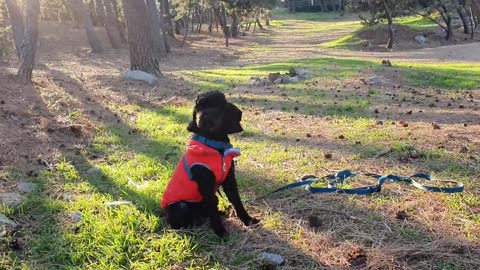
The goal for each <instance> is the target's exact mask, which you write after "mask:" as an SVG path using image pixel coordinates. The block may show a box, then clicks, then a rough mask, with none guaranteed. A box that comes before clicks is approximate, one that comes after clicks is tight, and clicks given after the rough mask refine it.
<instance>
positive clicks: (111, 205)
mask: <svg viewBox="0 0 480 270" xmlns="http://www.w3.org/2000/svg"><path fill="white" fill-rule="evenodd" d="M131 204H132V202H131V201H113V202H108V203H106V204H105V205H106V206H110V207H115V206H120V205H131Z"/></svg>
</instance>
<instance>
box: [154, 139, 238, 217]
mask: <svg viewBox="0 0 480 270" xmlns="http://www.w3.org/2000/svg"><path fill="white" fill-rule="evenodd" d="M217 146H218V147H217ZM214 147H215V148H217V149H219V148H221V149H222V150H224V154H223V155H222V154H220V153H219V152H218V150H216V149H215V148H214ZM239 155H240V149H238V148H232V146H231V145H230V144H227V143H223V142H217V141H210V140H207V139H205V138H204V137H201V136H198V135H195V136H194V137H193V139H192V141H191V142H190V144H189V145H188V147H187V152H186V153H185V154H184V155H183V157H182V158H181V159H180V161H179V162H178V164H177V167H176V169H175V172H174V173H173V176H172V178H171V179H170V182H169V183H168V185H167V188H166V189H165V192H164V193H163V197H162V202H161V206H162V208H163V209H165V208H166V207H167V206H168V205H170V204H172V203H175V202H178V201H188V202H201V201H202V199H203V198H202V195H201V194H200V192H199V190H198V184H197V183H196V182H195V181H193V180H192V173H191V171H190V168H192V167H193V166H194V165H202V166H205V167H206V168H208V169H209V170H210V171H212V172H213V174H214V175H215V183H216V186H217V188H216V190H215V191H218V188H219V187H220V185H221V184H223V182H224V181H225V179H226V178H227V175H228V172H229V171H230V168H231V167H232V162H233V158H234V157H237V156H239Z"/></svg>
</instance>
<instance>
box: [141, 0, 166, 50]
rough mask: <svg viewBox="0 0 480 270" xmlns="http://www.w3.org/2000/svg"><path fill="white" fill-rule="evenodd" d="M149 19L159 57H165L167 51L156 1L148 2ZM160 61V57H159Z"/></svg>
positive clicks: (150, 0)
mask: <svg viewBox="0 0 480 270" xmlns="http://www.w3.org/2000/svg"><path fill="white" fill-rule="evenodd" d="M146 5H147V18H148V22H149V24H150V30H151V32H152V33H151V35H152V41H153V47H154V49H155V52H156V53H157V55H159V56H165V55H166V54H167V51H166V49H165V43H164V39H163V32H162V25H161V22H160V13H159V10H158V8H157V3H156V1H155V0H146ZM159 59H160V57H159Z"/></svg>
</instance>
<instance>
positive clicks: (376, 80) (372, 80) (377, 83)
mask: <svg viewBox="0 0 480 270" xmlns="http://www.w3.org/2000/svg"><path fill="white" fill-rule="evenodd" d="M368 82H369V83H371V84H372V85H373V86H374V87H376V88H381V87H382V86H383V85H384V84H385V81H384V80H382V78H381V77H380V76H377V75H375V76H372V77H370V78H368Z"/></svg>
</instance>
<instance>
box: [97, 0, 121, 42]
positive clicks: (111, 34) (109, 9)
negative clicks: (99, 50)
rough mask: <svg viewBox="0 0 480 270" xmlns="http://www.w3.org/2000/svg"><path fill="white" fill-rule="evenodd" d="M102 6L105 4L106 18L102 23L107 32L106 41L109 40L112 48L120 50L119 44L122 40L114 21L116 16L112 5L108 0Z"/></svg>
mask: <svg viewBox="0 0 480 270" xmlns="http://www.w3.org/2000/svg"><path fill="white" fill-rule="evenodd" d="M100 1H101V0H100ZM104 4H105V11H106V17H105V18H104V21H105V29H106V30H107V35H108V39H109V40H110V44H112V48H114V49H118V48H120V43H121V39H122V38H121V34H120V31H119V27H118V25H117V21H116V20H117V18H116V16H117V15H116V13H115V11H114V10H113V4H112V2H111V1H110V0H105V3H104Z"/></svg>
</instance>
